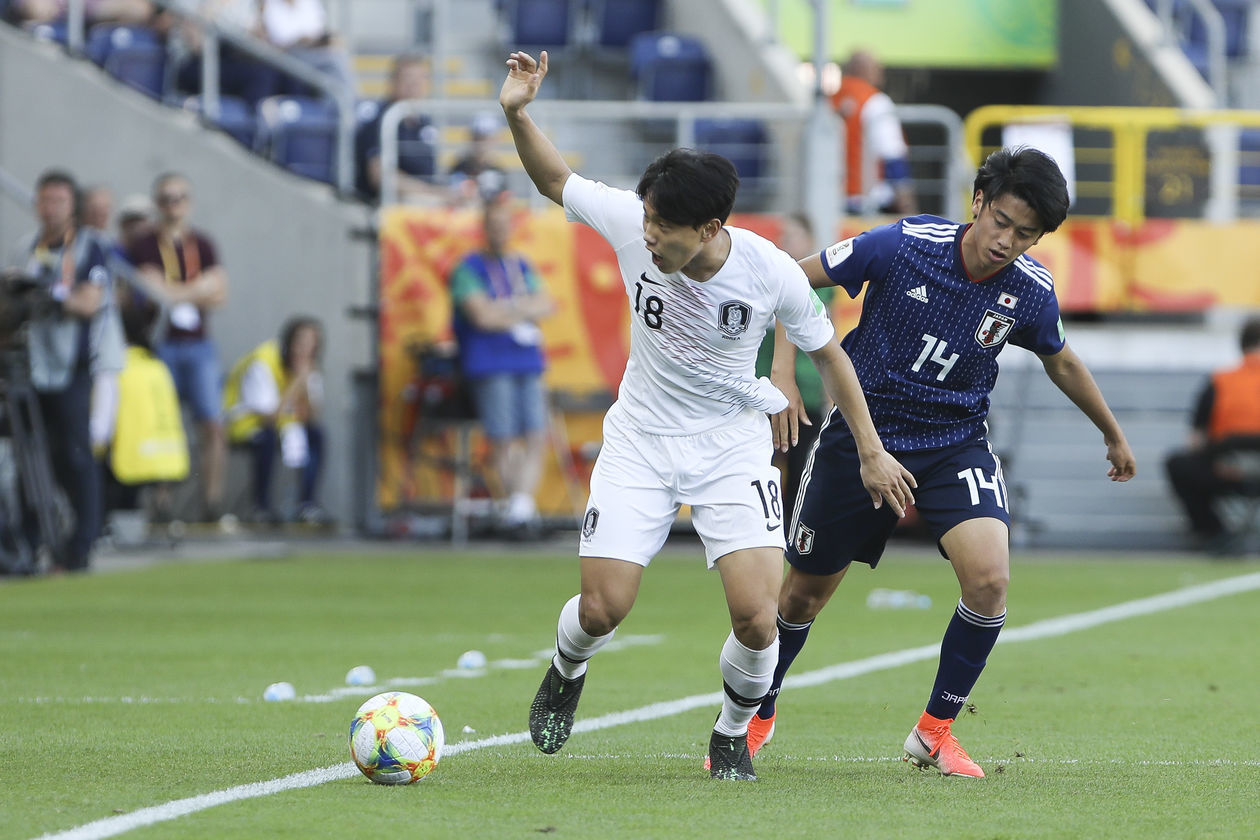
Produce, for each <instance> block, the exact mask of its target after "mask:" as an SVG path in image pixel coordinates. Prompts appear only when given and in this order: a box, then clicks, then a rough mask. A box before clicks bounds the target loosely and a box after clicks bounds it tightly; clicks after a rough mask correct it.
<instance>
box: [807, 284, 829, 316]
mask: <svg viewBox="0 0 1260 840" xmlns="http://www.w3.org/2000/svg"><path fill="white" fill-rule="evenodd" d="M809 302H810V303H812V304H813V305H814V314H815V315H826V314H827V305H826V304H825V303H823V302H822V298H820V297H819V296H818V292H816V291H815V290H813V289H810V290H809Z"/></svg>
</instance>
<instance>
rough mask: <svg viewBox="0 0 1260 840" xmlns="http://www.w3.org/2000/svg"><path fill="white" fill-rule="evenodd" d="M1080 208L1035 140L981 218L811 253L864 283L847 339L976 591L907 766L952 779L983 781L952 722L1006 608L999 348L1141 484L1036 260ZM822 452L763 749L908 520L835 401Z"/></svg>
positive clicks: (899, 225)
mask: <svg viewBox="0 0 1260 840" xmlns="http://www.w3.org/2000/svg"><path fill="white" fill-rule="evenodd" d="M1067 209H1068V195H1067V186H1066V183H1065V182H1064V179H1063V175H1062V173H1060V171H1059V169H1058V166H1057V165H1056V164H1055V162H1054V161H1053V160H1052V159H1050V158H1049V157H1047V156H1046V155H1045V154H1043V153H1042V152H1039V151H1037V150H1035V149H1029V148H1015V149H1001V150H999V151H997V152H994V153H993V154H992V155H990V156H989V158H988V159H987V160H986V161H985V163H984V165H983V166H981V167H980V170H979V172H978V173H977V175H976V179H975V184H974V189H973V198H972V205H971V210H972V213H973V215H974V216H975V221H974V222H972V223H971V224H966V225H964V224H958V223H956V222H951V221H948V220H946V219H942V218H938V217H935V216H914V217H911V218H907V219H902V220H901V221H899V222H896V223H894V224H891V225H886V226H883V227H878V228H875V229H873V230H870V231H867V232H866V233H863V234H861V235H859V236H857V237H854V238H852V239H846V240H844V241H842V242H838V243H836V244H834V245H832V246H830V247H828V248H827V249H826V250H824V251H822V252H821V253H820V254H815V255H813V256H811V257H808V258H806V259H804V260H801V266H802V267H803V268H804V269H805V273H806V274H807V275H809V278H810V282H811V284H812V285H814V286H816V287H821V286H826V285H836V286H840V287H841V288H843V289H844V290H845V291H846V292H847V293H848V294H849V295H850V296H853V297H855V296H857V294H858V293H859V292H860V291H861V289H862V287H863V285H865V286H866V299H865V302H864V303H863V305H862V316H861V320H860V321H859V323H858V326H857V327H856V328H855V329H854V330H853V331H852V332H850V333H849V334H848V335H847V336H846V337H845V339H844V342H843V346H844V349H845V350H846V351H847V352H848V354H849V356H850V357H851V358H852V359H853V365H854V367H855V369H856V370H857V375H858V379H859V380H860V381H861V383H862V387H863V390H864V391H865V392H866V399H867V402H868V404H869V405H870V410H871V416H872V418H873V419H874V421H875V427H876V429H877V430H878V432H879V436H880V438H881V439H882V440H883V441H884V445H885V446H886V447H887V448H888V450H889V452H891V453H892V454H893V456H894V457H896V458H897V459H898V460H899V461H900V462H901V463H902V465H904V466H905V467H906V468H907V469H909V470H910V471H911V473H913V474H914V476H915V479H916V480H917V484H916V486H915V491H914V496H915V505H916V507H917V509H918V511H919V514H920V516H921V517H922V519H923V521H924V522H925V523H926V524H927V525H928V527H929V528H930V529H931V530H932V532H933V534H934V535H935V536H936V539H937V545H938V547H939V549H940V551H941V553H942V554H943V555H944V556H945V557H946V559H948V560H949V561H950V563H951V564H952V565H953V567H954V572H955V574H956V575H957V576H958V582H959V585H960V587H961V590H962V597H961V598H960V599H959V602H958V606H957V608H956V609H955V611H954V615H953V618H952V619H951V621H950V624H949V627H948V628H947V629H946V631H945V637H944V639H943V641H942V643H941V658H940V666H939V669H938V671H937V675H936V682H935V685H934V686H933V688H932V693H931V696H930V698H929V700H928V704H927V708H926V710H925V711H924V713H923V715H922V716H921V717H920V719H919V722H918V724H917V725H916V726H915V727H914V729H913V730H912V731H911V733H910V735H909V737H907V739H906V742H905V752H906V759H907V760H909V761H912V762H913V763H915V764H916V765H918V766H920V767H924V766H930V767H935V768H937V769H938V770H939V771H940V772H941V773H942V774H943V775H961V776H971V777H982V776H983V775H984V771H983V770H982V769H981V768H980V766H979V765H978V764H976V763H975V762H974V761H972V760H971V758H970V757H969V756H968V755H967V753H966V751H964V750H963V748H962V747H961V746H960V745H959V744H958V740H957V739H956V738H955V737H954V736H953V734H952V733H951V731H950V724H951V723H952V722H953V720H954V718H955V717H957V715H958V713H959V711H960V710H961V709H962V707H963V705H964V703H965V702H966V700H967V696H968V694H970V693H971V689H972V687H973V686H974V685H975V683H976V681H977V680H978V679H979V677H980V672H981V671H982V670H983V668H984V665H985V661H986V659H987V657H988V654H989V652H990V651H991V650H992V648H993V645H994V644H995V643H996V642H997V637H998V633H999V631H1000V630H1001V628H1002V624H1003V623H1004V621H1005V619H1006V589H1007V582H1008V579H1009V565H1010V553H1009V546H1008V537H1009V526H1010V514H1009V512H1008V510H1009V509H1008V502H1009V500H1008V498H1007V493H1006V486H1005V483H1004V481H1003V477H1002V466H1001V462H1000V461H999V460H998V457H997V456H996V455H995V454H994V453H993V451H992V449H991V448H990V446H989V442H988V440H987V439H986V437H985V433H986V426H985V418H986V417H987V415H988V410H989V394H990V392H991V391H992V390H993V385H994V383H995V382H996V380H997V373H998V365H997V355H998V353H1000V352H1001V351H1002V349H1003V348H1004V347H1005V346H1006V345H1007V344H1014V345H1016V346H1019V347H1023V348H1024V349H1027V350H1030V351H1032V352H1033V353H1036V354H1037V356H1038V358H1040V359H1041V362H1042V364H1043V366H1044V367H1045V370H1046V373H1047V375H1049V377H1050V379H1051V381H1053V382H1054V384H1055V385H1057V386H1058V387H1059V389H1060V390H1062V391H1063V392H1064V393H1065V394H1066V395H1067V396H1068V398H1069V399H1071V400H1072V402H1073V403H1075V404H1076V405H1077V407H1079V408H1080V409H1081V411H1082V412H1084V414H1085V415H1086V416H1087V417H1089V419H1090V420H1091V421H1092V422H1093V423H1094V425H1095V426H1097V427H1098V430H1099V431H1100V432H1101V433H1102V436H1103V443H1104V444H1105V446H1106V457H1107V460H1108V461H1110V462H1111V468H1110V469H1109V470H1108V473H1107V474H1108V475H1109V476H1110V477H1111V479H1112V480H1113V481H1128V480H1129V479H1130V478H1132V477H1133V476H1134V474H1135V472H1136V464H1135V461H1134V457H1133V452H1132V451H1131V450H1130V448H1129V444H1128V443H1127V441H1126V440H1125V437H1124V433H1123V431H1122V430H1121V429H1120V425H1119V424H1118V423H1117V422H1116V419H1115V417H1114V416H1113V415H1112V413H1111V410H1110V409H1109V408H1108V407H1107V403H1106V401H1105V400H1104V399H1103V396H1102V394H1101V393H1100V392H1099V390H1098V386H1097V385H1096V384H1095V382H1094V379H1093V377H1092V376H1091V375H1090V373H1089V370H1088V369H1087V368H1086V367H1085V365H1084V363H1083V362H1082V361H1081V360H1080V358H1079V357H1077V356H1076V354H1075V353H1073V352H1072V350H1071V349H1070V348H1069V347H1068V346H1067V343H1066V341H1065V338H1064V331H1063V323H1062V321H1061V320H1060V317H1059V305H1058V301H1057V300H1056V298H1055V294H1054V283H1053V280H1052V278H1051V276H1050V272H1049V271H1047V270H1046V268H1045V267H1044V266H1042V265H1041V264H1040V263H1038V262H1037V261H1036V260H1034V259H1032V258H1031V257H1029V256H1027V255H1026V254H1025V252H1026V251H1027V250H1028V249H1029V248H1030V247H1032V246H1033V245H1035V244H1036V243H1037V242H1038V241H1040V239H1041V237H1042V236H1043V235H1045V234H1046V233H1050V232H1051V231H1053V230H1055V229H1056V228H1058V227H1059V225H1060V224H1061V223H1062V222H1063V220H1064V219H1065V218H1066V217H1067ZM776 384H778V385H779V386H780V388H781V389H782V388H783V387H784V384H781V383H778V382H776ZM786 384H787V387H788V388H790V387H791V385H790V383H786ZM789 396H791V394H789ZM794 405H795V403H794ZM776 422H777V425H778V427H779V428H778V430H776V431H777V434H778V436H779V439H782V435H783V434H784V433H785V432H784V431H782V430H783V429H784V427H786V426H788V425H789V423H791V424H794V423H795V422H796V416H795V414H794V413H793V411H792V410H791V409H789V412H788V413H787V415H780V417H779V418H777V421H776ZM792 434H793V436H795V430H793V432H792ZM811 460H812V462H811V464H810V466H809V467H808V468H807V469H806V477H805V479H804V484H803V486H802V491H801V492H802V496H801V498H800V499H798V501H797V505H796V511H795V516H794V523H793V528H792V531H791V533H790V540H789V545H788V552H787V559H788V562H789V564H790V568H789V569H788V573H787V577H786V579H785V580H784V582H783V586H782V589H781V591H780V595H779V618H778V623H779V644H780V648H779V664H778V667H777V669H776V671H775V675H774V681H773V683H772V685H771V689H770V693H769V694H768V695H767V697H766V700H765V701H764V702H763V704H762V706H761V708H760V709H759V710H758V712H757V714H756V715H755V716H754V719H753V722H752V724H751V725H750V728H749V738H748V742H749V749H750V751H751V750H753V748H754V747H753V742H754V740H756V741H757V742H758V743H757V745H756V746H757V747H760V746H761V744H762V743H764V742H765V741H767V740H769V738H770V736H771V735H772V734H773V732H774V716H775V698H776V697H777V695H778V690H779V687H780V686H781V685H782V682H783V676H784V674H785V673H786V671H787V669H788V668H789V667H791V664H792V661H793V659H795V657H796V655H797V654H798V653H799V652H800V650H801V647H802V646H803V645H804V644H805V638H806V636H807V634H808V633H809V628H810V625H811V623H812V622H813V620H814V617H815V616H816V615H818V613H819V611H820V610H821V609H822V608H823V606H824V605H825V604H826V603H827V601H828V599H829V598H830V597H831V595H832V593H834V592H835V589H836V587H837V586H838V585H839V583H840V580H841V579H842V578H843V577H844V574H845V571H846V570H847V569H848V567H849V564H850V563H852V562H854V561H857V562H861V563H867V564H869V565H870V566H872V567H874V566H875V565H876V564H877V563H878V562H879V559H880V555H881V554H882V553H883V550H884V545H885V543H886V542H887V540H888V537H889V535H890V534H891V533H892V530H893V528H894V527H895V525H896V520H897V517H896V515H895V514H894V513H893V512H892V510H891V509H890V508H889V507H888V506H883V507H878V508H877V509H874V510H873V509H872V507H871V499H870V496H869V494H868V493H867V492H866V490H865V489H864V488H863V486H862V481H861V476H860V473H859V462H858V457H857V451H856V448H855V446H854V442H853V437H852V435H851V434H850V433H849V430H848V428H847V427H846V425H845V423H844V421H843V419H841V418H839V417H838V416H837V415H836V413H835V412H832V413H831V415H830V417H829V418H828V420H827V422H826V423H825V424H824V426H823V429H822V431H821V433H820V436H819V441H818V443H817V444H816V446H815V449H814V452H813V454H812V459H811ZM758 736H759V737H758Z"/></svg>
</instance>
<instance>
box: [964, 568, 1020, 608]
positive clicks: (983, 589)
mask: <svg viewBox="0 0 1260 840" xmlns="http://www.w3.org/2000/svg"><path fill="white" fill-rule="evenodd" d="M1010 580H1011V576H1010V572H1009V571H1007V570H1006V569H993V570H990V571H986V572H984V573H982V574H978V575H974V576H972V578H971V579H969V580H967V581H966V582H965V583H964V584H963V593H962V600H963V603H964V604H965V605H966V606H967V608H968V609H971V610H975V611H976V612H978V613H980V614H981V615H998V614H999V613H1001V612H1002V610H1003V609H1005V608H1006V589H1007V586H1008V585H1009V584H1010Z"/></svg>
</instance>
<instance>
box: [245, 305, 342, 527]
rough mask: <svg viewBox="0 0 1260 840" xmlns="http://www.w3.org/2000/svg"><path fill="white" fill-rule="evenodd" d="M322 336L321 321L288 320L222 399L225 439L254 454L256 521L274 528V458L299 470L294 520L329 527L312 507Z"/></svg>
mask: <svg viewBox="0 0 1260 840" xmlns="http://www.w3.org/2000/svg"><path fill="white" fill-rule="evenodd" d="M323 346H324V334H323V328H322V327H321V326H320V323H319V321H317V320H315V319H314V318H309V317H305V316H298V317H294V318H291V319H289V320H288V321H287V322H286V323H285V325H284V327H283V329H281V331H280V336H279V338H278V339H275V338H273V339H268V340H267V341H264V342H263V343H262V344H260V345H258V346H257V347H255V348H254V349H253V350H251V351H250V352H249V353H247V354H246V355H245V356H244V357H242V358H241V359H240V360H239V361H237V363H236V364H235V365H233V366H232V370H231V372H230V373H229V374H228V379H227V385H226V386H225V387H224V392H223V409H224V413H225V415H226V418H227V426H228V438H229V439H230V440H231V442H232V443H233V444H239V445H244V446H248V447H249V448H250V451H251V453H252V455H253V475H252V479H253V495H254V516H253V519H254V521H255V522H258V523H260V524H268V525H271V524H277V523H278V522H279V521H280V517H279V516H277V514H276V512H275V509H274V508H273V507H272V506H271V478H272V475H273V473H274V471H275V470H274V468H275V462H276V456H277V455H279V456H280V458H281V460H282V461H283V463H284V465H285V466H286V467H290V468H293V469H300V470H301V477H300V480H299V482H298V500H297V501H298V506H297V516H296V518H297V521H299V522H304V523H307V524H312V525H325V524H328V523H329V522H330V519H329V516H328V514H327V513H325V512H324V510H323V508H321V507H320V506H319V505H318V504H317V503H316V502H315V486H316V483H317V482H318V481H319V473H320V467H321V466H322V464H323V453H324V432H323V427H322V426H321V425H320V422H319V415H320V408H321V406H322V404H323V394H324V384H323V375H322V374H321V372H320V356H321V355H322V352H323Z"/></svg>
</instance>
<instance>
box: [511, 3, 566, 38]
mask: <svg viewBox="0 0 1260 840" xmlns="http://www.w3.org/2000/svg"><path fill="white" fill-rule="evenodd" d="M572 5H573V0H505V2H503V4H502V7H501V9H500V14H501V15H503V20H504V23H505V24H506V26H507V37H508V42H509V46H510V47H511V48H512V49H517V48H531V47H533V48H537V47H543V48H546V49H551V48H554V47H564V46H568V44H569V41H570V38H571V34H572V26H571V23H572V18H573V14H572V12H573V9H572Z"/></svg>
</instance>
